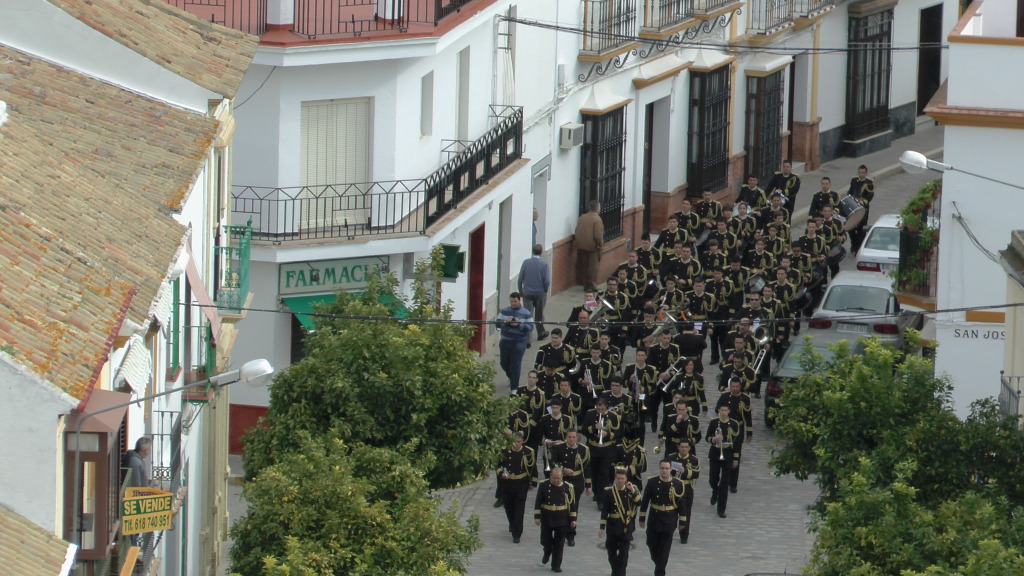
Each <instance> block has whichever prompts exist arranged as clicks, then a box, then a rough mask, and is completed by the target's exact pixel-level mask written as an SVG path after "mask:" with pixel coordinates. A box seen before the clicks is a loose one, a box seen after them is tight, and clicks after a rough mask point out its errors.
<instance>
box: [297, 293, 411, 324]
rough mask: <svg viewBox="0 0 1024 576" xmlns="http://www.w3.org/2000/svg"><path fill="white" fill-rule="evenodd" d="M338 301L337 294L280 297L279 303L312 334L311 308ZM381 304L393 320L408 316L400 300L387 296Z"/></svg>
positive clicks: (407, 311)
mask: <svg viewBox="0 0 1024 576" xmlns="http://www.w3.org/2000/svg"><path fill="white" fill-rule="evenodd" d="M337 299H338V295H337V294H314V295H312V296H282V297H281V301H282V302H284V304H285V306H288V308H289V309H291V311H292V313H293V314H295V318H296V319H297V320H298V321H299V322H300V323H301V324H302V325H303V326H305V327H306V330H309V331H310V332H312V331H313V330H315V329H316V325H315V324H314V322H313V319H314V318H315V317H314V316H310V314H312V313H313V308H315V307H316V306H318V305H321V304H328V303H331V302H334V301H335V300H337ZM380 301H381V304H383V305H384V306H386V307H387V308H388V310H390V311H391V315H392V316H393V317H395V318H405V317H407V316H409V309H408V308H406V307H405V305H404V304H402V302H401V300H399V299H398V298H396V297H395V296H393V295H391V294H388V295H386V296H384V297H383V298H381V300H380Z"/></svg>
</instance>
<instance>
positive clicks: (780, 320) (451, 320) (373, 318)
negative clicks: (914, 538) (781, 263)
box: [179, 302, 1024, 328]
mask: <svg viewBox="0 0 1024 576" xmlns="http://www.w3.org/2000/svg"><path fill="white" fill-rule="evenodd" d="M179 305H181V306H196V307H199V308H204V307H206V308H217V305H216V304H198V303H192V304H189V303H187V302H181V303H180V304H179ZM1019 306H1024V302H1008V303H1005V304H989V305H984V306H964V307H960V308H943V309H939V310H922V311H920V312H918V311H916V310H915V311H913V312H906V313H910V314H914V315H918V314H919V315H922V316H937V315H939V314H949V313H953V312H969V311H973V310H991V309H995V308H1016V307H1019ZM232 310H242V311H245V312H264V313H270V314H302V315H303V316H309V317H312V318H333V319H337V320H358V321H367V322H395V323H399V324H461V325H468V326H490V325H494V326H497V325H500V324H503V321H501V320H467V319H455V318H413V317H408V316H407V317H405V318H396V317H393V316H372V315H366V314H335V313H328V312H292V311H287V310H278V309H276V308H255V307H249V308H240V309H239V308H232ZM897 315H898V314H884V313H874V314H848V315H840V316H829V317H828V318H814V317H811V316H793V317H788V318H762V319H758V320H757V321H758V323H759V324H762V325H764V324H781V323H787V324H788V323H789V322H810V321H812V320H829V321H831V322H836V323H838V322H843V321H846V320H851V321H864V320H885V319H892V318H893V317H894V316H897ZM753 320H754V319H751V321H753ZM738 321H739V320H738V319H729V320H696V321H695V320H686V321H683V320H680V321H679V322H689V323H697V322H700V323H702V324H705V325H708V326H732V325H734V324H736V323H737V322H738ZM669 322H671V320H669ZM659 323H661V322H659ZM544 324H545V325H548V324H552V325H555V326H565V327H567V328H572V327H576V326H583V327H591V328H596V327H597V326H596V325H595V324H594V323H593V322H589V323H581V322H569V321H567V320H566V321H561V322H559V321H550V320H544ZM601 324H602V325H604V326H607V327H609V328H613V327H629V326H637V325H638V324H637V323H636V322H625V321H608V322H607V323H605V322H602V323H601Z"/></svg>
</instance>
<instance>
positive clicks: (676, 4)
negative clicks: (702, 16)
mask: <svg viewBox="0 0 1024 576" xmlns="http://www.w3.org/2000/svg"><path fill="white" fill-rule="evenodd" d="M693 2H694V0H644V24H643V27H644V28H645V29H648V30H657V31H661V30H664V29H666V28H671V27H673V26H675V25H677V24H681V23H683V22H686V21H687V20H690V19H692V18H693Z"/></svg>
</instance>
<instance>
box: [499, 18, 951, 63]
mask: <svg viewBox="0 0 1024 576" xmlns="http://www.w3.org/2000/svg"><path fill="white" fill-rule="evenodd" d="M501 19H502V20H507V21H509V22H514V23H516V24H522V25H523V26H531V27H534V28H541V29H544V30H554V31H556V32H564V33H567V34H575V35H577V36H589V37H592V38H604V39H610V40H620V41H622V42H642V43H645V44H656V45H660V44H664V45H667V46H677V47H680V48H719V49H722V50H729V51H731V52H752V53H767V54H786V53H798V54H834V53H844V52H862V51H872V50H883V49H884V50H890V51H893V52H905V51H918V50H923V49H934V48H939V49H943V50H945V49H947V48H949V45H948V44H943V43H941V42H923V43H921V44H915V45H909V46H892V45H888V46H879V45H876V44H870V45H869V44H865V45H863V46H856V45H855V46H846V47H843V48H838V47H837V48H821V47H819V48H813V47H788V46H737V45H732V44H728V43H714V42H694V41H689V40H677V39H673V38H671V37H670V38H663V39H653V38H644V37H642V36H634V35H630V34H618V33H615V32H605V31H598V30H588V29H586V28H576V27H573V26H564V25H562V24H557V23H551V22H542V21H540V20H528V19H525V18H512V17H508V16H503V17H501Z"/></svg>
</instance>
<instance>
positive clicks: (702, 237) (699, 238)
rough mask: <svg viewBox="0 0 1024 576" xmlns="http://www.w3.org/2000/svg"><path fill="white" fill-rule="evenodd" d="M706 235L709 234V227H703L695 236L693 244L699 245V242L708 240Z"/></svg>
mask: <svg viewBox="0 0 1024 576" xmlns="http://www.w3.org/2000/svg"><path fill="white" fill-rule="evenodd" d="M708 236H711V228H704V231H703V232H701V233H700V236H698V237H697V241H696V242H694V243H693V245H694V246H697V247H700V245H701V244H703V243H705V242H707V241H708Z"/></svg>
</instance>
